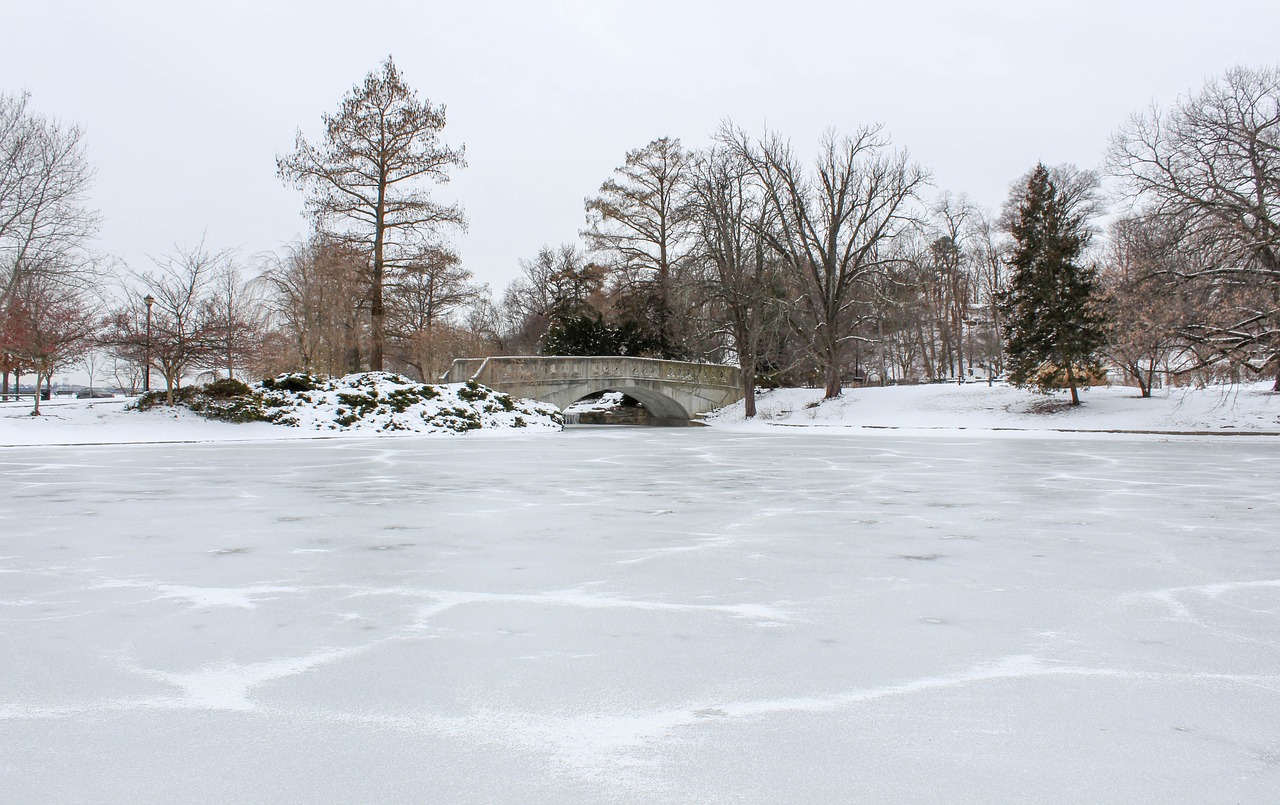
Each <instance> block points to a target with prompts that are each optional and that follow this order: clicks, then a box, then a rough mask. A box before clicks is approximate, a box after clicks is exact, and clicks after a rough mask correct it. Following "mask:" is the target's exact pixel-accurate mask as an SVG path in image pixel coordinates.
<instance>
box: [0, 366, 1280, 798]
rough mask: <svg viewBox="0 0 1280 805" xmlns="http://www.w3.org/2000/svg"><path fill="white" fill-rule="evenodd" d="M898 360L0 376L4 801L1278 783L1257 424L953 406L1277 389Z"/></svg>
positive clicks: (849, 793) (1274, 634)
mask: <svg viewBox="0 0 1280 805" xmlns="http://www.w3.org/2000/svg"><path fill="white" fill-rule="evenodd" d="M923 388H924V389H926V390H927V389H934V394H933V396H929V395H928V394H927V393H926V392H925V391H921V390H918V389H894V390H888V391H889V392H891V394H886V395H884V396H882V397H877V396H875V395H873V394H872V393H871V392H872V390H866V391H859V392H851V393H849V394H848V396H847V398H846V399H842V400H840V401H838V402H836V403H834V404H827V405H826V406H823V407H821V408H818V409H805V408H804V403H805V400H804V399H803V396H804V394H805V393H801V392H778V393H775V394H774V395H773V396H771V397H766V398H764V399H763V400H762V401H761V408H762V410H769V409H768V407H769V406H773V405H775V404H776V405H777V408H773V409H772V412H773V415H774V419H772V420H770V421H771V422H775V423H782V424H823V423H825V424H827V425H828V426H831V427H808V428H797V427H776V426H773V425H771V424H768V423H767V422H766V423H763V424H762V423H751V424H733V422H732V416H731V415H726V416H722V417H721V418H720V421H719V422H718V426H717V427H712V428H677V429H656V428H655V429H649V428H589V427H581V428H570V429H568V430H566V431H565V432H563V433H528V432H523V431H514V432H506V433H502V434H499V435H493V434H488V433H484V432H478V433H472V434H467V435H465V436H461V437H447V436H445V437H439V436H437V437H425V438H424V437H421V436H408V437H401V438H373V437H369V436H367V435H364V436H362V437H360V436H352V435H350V434H348V435H346V436H344V437H342V438H327V439H318V438H316V434H315V433H314V432H310V433H308V432H306V431H300V430H298V429H294V428H282V427H277V426H271V425H251V426H250V425H240V426H236V425H226V424H221V423H214V422H207V421H204V420H199V419H197V418H195V417H193V416H180V417H178V418H173V415H172V414H163V413H158V412H152V413H148V414H145V415H139V414H129V413H122V412H121V411H120V405H121V402H122V401H116V400H101V401H92V402H90V401H67V402H66V403H65V404H63V403H59V402H55V403H53V404H52V405H50V406H49V408H48V409H47V410H48V415H47V417H40V418H34V419H33V418H31V417H27V416H26V415H25V410H20V409H17V408H16V407H3V408H0V445H2V444H9V445H16V444H22V443H28V446H15V447H7V448H3V449H0V645H2V646H3V650H0V801H5V802H21V803H44V802H58V803H64V802H72V803H75V802H83V803H116V802H118V803H149V802H211V803H212V802H217V803H232V802H246V803H247V802H312V803H328V802H333V803H338V802H441V803H566V802H627V803H649V802H661V803H706V802H740V803H776V802H788V803H791V802H795V803H832V802H890V801H891V802H930V803H933V802H992V801H996V802H1090V803H1094V802H1115V803H1145V802H1150V803H1157V802H1197V803H1236V802H1249V803H1252V802H1271V801H1275V799H1276V797H1277V792H1280V730H1277V727H1276V725H1277V713H1280V617H1277V616H1280V546H1278V545H1277V542H1276V537H1275V530H1276V523H1278V522H1280V487H1277V484H1276V479H1277V477H1280V439H1277V437H1274V436H1262V435H1258V436H1244V437H1240V438H1223V437H1221V436H1169V435H1165V436H1159V435H1122V434H1077V433H1063V432H1046V431H1043V430H1040V431H1034V430H1033V431H1026V430H1023V431H990V430H985V429H984V428H991V427H1007V426H1010V424H1011V423H1012V425H1013V426H1015V427H1031V425H1030V424H1029V423H1042V422H1053V424H1052V425H1051V426H1048V427H1060V425H1059V424H1058V422H1063V421H1065V422H1069V423H1070V422H1074V423H1076V424H1079V423H1080V422H1082V421H1083V422H1086V423H1092V424H1093V426H1094V429H1100V426H1102V425H1105V426H1108V427H1113V426H1114V423H1117V422H1125V423H1132V424H1134V425H1140V427H1138V428H1137V429H1142V430H1149V429H1159V428H1155V427H1153V426H1154V425H1163V426H1165V428H1166V429H1173V430H1226V431H1227V432H1230V431H1231V430H1243V429H1245V428H1246V427H1249V428H1253V429H1255V430H1262V431H1265V430H1277V429H1278V428H1276V427H1275V424H1274V422H1275V420H1274V417H1275V414H1276V408H1275V404H1276V403H1275V400H1276V398H1275V397H1274V396H1272V395H1267V394H1263V393H1261V392H1258V391H1256V390H1245V391H1241V392H1240V393H1238V394H1235V395H1222V394H1219V395H1218V398H1219V399H1220V402H1218V403H1213V404H1210V403H1209V402H1207V400H1208V399H1209V398H1207V397H1204V398H1201V397H1195V396H1191V397H1183V398H1180V399H1178V400H1175V399H1173V398H1172V397H1170V398H1167V399H1165V400H1164V401H1160V400H1156V401H1142V400H1133V401H1132V404H1133V405H1139V404H1140V405H1144V406H1145V405H1150V406H1153V407H1151V408H1142V409H1140V410H1142V411H1144V412H1147V413H1145V414H1144V415H1143V416H1144V417H1146V418H1138V417H1137V416H1136V415H1133V414H1126V413H1125V410H1126V408H1127V407H1128V406H1130V404H1131V403H1130V402H1129V401H1128V400H1129V398H1127V397H1124V396H1120V395H1116V396H1114V397H1112V396H1108V395H1107V394H1099V391H1104V390H1099V389H1094V390H1091V391H1090V392H1089V393H1088V396H1087V397H1086V400H1087V401H1088V403H1089V404H1088V405H1087V406H1085V408H1084V409H1083V410H1084V411H1085V412H1093V413H1092V415H1090V416H1088V417H1085V418H1083V419H1081V418H1080V417H1079V415H1078V414H1077V413H1076V412H1067V413H1065V414H1063V413H1053V414H1049V415H1047V416H1042V415H1035V416H1032V415H1031V414H1029V413H1022V412H1021V411H1022V410H1024V409H1020V408H1019V406H1026V405H1032V404H1034V403H1036V402H1043V398H1036V397H1034V396H1032V395H1025V394H1022V393H1018V394H1020V395H1022V396H1017V397H1015V396H1013V394H1014V393H1013V392H1011V391H1009V390H1000V389H996V390H995V392H994V393H995V394H996V395H1000V396H996V397H991V396H988V397H985V398H983V399H985V400H986V401H985V402H980V401H979V396H978V395H974V394H973V391H972V390H971V389H970V387H965V388H963V389H956V387H947V388H948V389H949V390H950V392H951V393H950V394H946V395H944V394H943V393H942V391H941V390H940V389H938V388H937V387H923ZM975 388H977V389H985V386H982V387H975ZM900 392H901V393H900ZM1127 393H1129V394H1131V392H1127ZM807 394H808V395H809V396H811V397H812V396H816V393H812V392H809V393H807ZM892 394H897V396H896V400H897V402H894V401H893V399H891V396H892ZM1108 394H1110V393H1109V392H1108ZM913 395H918V396H913ZM913 400H914V402H912V401H913ZM1000 400H1005V401H1006V402H1005V403H999V401H1000ZM997 403H998V404H997ZM912 406H915V408H914V409H913V408H912ZM926 406H933V407H932V408H931V409H929V408H926ZM966 406H967V407H968V410H969V411H970V413H968V414H964V411H965V410H966ZM788 408H789V409H790V411H791V413H790V414H788V415H787V416H785V417H783V416H779V414H781V412H782V411H783V410H784V409H788ZM929 410H932V411H933V412H934V414H933V415H932V418H931V417H930V415H928V414H927V412H928V411H929ZM1130 410H1133V409H1130ZM1153 410H1154V411H1158V412H1163V413H1161V414H1160V415H1159V417H1157V418H1155V419H1152V418H1151V414H1150V413H1149V412H1150V411H1153ZM814 411H817V412H818V413H817V414H815V415H814V416H813V417H812V418H811V417H810V416H809V415H810V414H812V413H813V412H814ZM872 412H875V413H876V416H870V413H872ZM939 412H941V413H942V414H945V417H942V418H939V415H938V414H939ZM1108 412H1110V413H1108ZM1104 414H1105V416H1104ZM1178 416H1181V417H1183V418H1182V419H1178V418H1176V417H1178ZM1059 417H1068V418H1069V417H1077V419H1076V420H1071V419H1065V420H1062V419H1058V418H1059ZM1108 417H1109V418H1108ZM1266 417H1271V419H1270V420H1268V419H1266ZM977 423H985V424H977ZM1258 423H1262V424H1258ZM855 424H856V425H862V424H868V425H876V424H881V425H887V426H896V427H900V428H904V429H903V430H892V429H884V428H862V427H852V425H855ZM947 425H949V427H950V428H951V429H950V430H938V429H935V428H939V427H943V426H947ZM835 426H839V427H835ZM961 426H963V427H965V428H968V429H967V430H964V431H960V430H956V429H955V428H957V427H961ZM1038 427H1041V428H1043V427H1046V426H1045V425H1040V426H1038ZM1066 427H1072V425H1067V426H1066ZM308 436H309V437H310V439H305V438H302V440H300V437H308ZM40 440H44V441H48V442H63V444H61V445H31V444H29V443H31V442H38V441H40ZM130 441H133V442H146V441H150V442H157V441H160V442H164V441H168V442H170V443H150V444H137V443H135V444H128V443H127V442H130ZM189 441H205V442H208V443H200V444H189V443H183V442H189ZM75 442H83V443H86V444H74V443H75ZM90 442H106V444H87V443H90ZM111 442H114V443H115V444H111Z"/></svg>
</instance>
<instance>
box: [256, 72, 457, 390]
mask: <svg viewBox="0 0 1280 805" xmlns="http://www.w3.org/2000/svg"><path fill="white" fill-rule="evenodd" d="M324 125H325V134H324V139H323V141H322V142H321V143H320V144H318V145H313V144H311V143H310V142H308V141H307V139H306V138H305V137H304V136H303V135H302V133H301V132H299V133H298V138H297V145H296V149H295V150H294V152H293V153H292V154H289V155H288V156H281V157H278V158H277V159H276V165H277V168H278V170H279V173H280V177H281V178H282V179H284V180H285V181H287V182H290V183H292V184H294V185H295V186H297V187H299V188H301V189H303V190H304V191H306V193H307V209H308V210H309V211H310V212H311V213H312V214H313V215H314V216H315V218H316V221H317V223H318V225H319V226H320V227H321V228H322V229H325V230H326V231H331V232H332V233H333V234H335V235H337V236H340V237H341V238H342V239H343V240H344V241H345V242H346V243H347V244H348V246H350V247H352V248H353V249H354V250H355V251H359V252H362V253H366V254H368V255H369V258H370V265H369V315H370V323H371V330H370V332H371V343H370V354H369V364H370V367H371V368H372V369H374V370H381V369H382V368H383V355H384V351H385V339H386V326H385V323H386V315H387V313H386V304H385V299H384V294H385V288H386V283H387V278H388V274H389V272H390V271H391V270H393V269H395V268H398V267H406V266H408V265H411V264H412V261H413V260H414V258H415V257H416V256H417V255H419V254H421V253H422V251H423V249H424V248H425V247H428V246H435V245H439V244H438V243H437V241H438V239H439V238H440V234H441V232H442V230H443V229H445V228H446V227H463V226H465V223H466V218H465V216H464V215H463V213H462V210H461V208H460V207H458V206H457V205H445V204H440V203H439V202H436V201H434V200H432V198H431V196H430V194H429V193H428V192H427V190H426V188H425V183H426V182H435V183H443V182H447V181H448V179H449V170H450V169H451V168H461V167H465V166H466V160H465V158H464V149H463V148H450V147H449V146H446V145H444V144H443V143H442V142H441V141H440V132H441V131H442V130H443V129H444V126H445V109H444V107H443V106H432V105H431V103H430V101H421V102H420V101H419V100H418V97H417V93H416V92H414V91H413V90H412V89H411V88H410V87H409V86H408V85H407V84H405V83H404V81H403V80H402V79H401V77H400V72H399V71H398V70H397V69H396V66H395V64H394V62H393V61H392V60H391V57H387V60H386V61H385V62H384V63H383V65H382V69H381V70H380V71H379V72H374V73H370V74H369V75H368V76H367V77H366V78H365V80H364V83H363V84H362V85H360V86H357V87H355V88H353V89H352V91H351V92H350V93H349V94H348V95H347V96H346V98H344V99H343V102H342V108H341V109H339V111H338V112H337V114H334V115H325V116H324Z"/></svg>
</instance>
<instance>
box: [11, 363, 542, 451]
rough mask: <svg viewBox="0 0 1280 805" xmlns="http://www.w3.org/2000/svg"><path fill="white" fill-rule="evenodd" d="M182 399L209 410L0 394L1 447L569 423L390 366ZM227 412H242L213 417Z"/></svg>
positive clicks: (286, 378) (521, 428)
mask: <svg viewBox="0 0 1280 805" xmlns="http://www.w3.org/2000/svg"><path fill="white" fill-rule="evenodd" d="M224 382H225V381H224ZM159 396H162V395H159ZM183 399H185V400H186V401H187V402H188V404H189V405H190V406H194V407H195V408H198V409H201V410H202V412H203V414H204V415H203V416H202V415H201V414H199V413H195V412H193V411H192V410H189V408H188V407H185V406H174V407H169V406H167V405H156V406H153V407H151V408H149V409H147V410H141V411H140V410H136V409H137V404H138V400H137V399H128V398H123V397H120V398H112V399H105V400H51V401H48V402H44V403H42V404H41V406H40V408H41V416H38V417H33V416H30V409H31V406H30V403H25V402H24V403H12V402H6V403H0V446H16V445H38V444H121V443H135V442H138V443H140V442H186V441H192V442H210V441H244V440H251V441H256V440H273V439H308V438H310V439H314V438H317V437H338V436H377V435H387V434H399V435H409V434H456V433H466V432H485V431H487V432H507V433H511V432H528V431H542V432H548V431H556V432H558V431H559V430H560V429H561V427H562V423H563V419H562V416H561V414H560V411H559V410H558V409H557V408H556V407H555V406H553V405H548V404H546V403H540V402H537V401H534V400H516V399H514V398H512V397H511V396H510V395H507V394H503V393H501V392H496V391H494V390H492V389H489V388H486V387H484V386H480V385H477V384H468V383H446V384H434V385H428V384H422V383H414V382H412V381H410V380H408V379H406V378H403V377H400V376H399V375H394V374H390V373H386V372H367V373H361V374H353V375H347V376H346V377H342V378H329V379H317V378H309V377H307V376H306V375H282V376H281V377H279V378H274V379H272V380H268V381H265V382H264V383H262V384H256V385H254V386H252V387H249V392H248V393H247V394H239V395H235V396H232V397H211V396H209V395H204V394H200V393H198V392H195V391H194V390H193V391H192V392H187V393H184V395H183ZM220 416H221V417H224V418H232V419H241V420H242V421H238V422H234V423H233V422H224V421H216V419H215V418H216V417H220ZM210 417H215V418H210ZM245 419H249V420H259V421H243V420H245ZM260 420H269V421H260Z"/></svg>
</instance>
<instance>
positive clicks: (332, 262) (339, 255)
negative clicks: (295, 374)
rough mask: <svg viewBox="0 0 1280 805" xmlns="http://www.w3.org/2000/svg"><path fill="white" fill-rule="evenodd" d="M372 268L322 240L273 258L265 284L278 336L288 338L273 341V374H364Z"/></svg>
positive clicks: (353, 253) (362, 258) (263, 279)
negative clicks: (365, 321) (368, 277)
mask: <svg viewBox="0 0 1280 805" xmlns="http://www.w3.org/2000/svg"><path fill="white" fill-rule="evenodd" d="M367 266H368V261H367V259H366V258H365V256H364V255H363V254H362V253H360V252H358V251H353V250H352V249H350V248H348V247H347V246H345V245H343V244H341V243H335V242H332V241H330V240H327V239H325V238H323V237H320V236H314V237H312V238H311V239H310V240H308V241H305V242H301V243H296V244H294V245H292V246H290V247H289V248H288V249H287V250H286V253H285V254H284V255H282V256H272V257H271V258H270V259H269V260H268V264H267V267H266V269H265V271H264V272H263V274H262V277H261V282H262V283H263V284H264V285H265V286H266V287H267V288H268V292H267V297H268V308H269V310H270V313H271V318H272V327H274V328H275V329H274V332H275V333H276V334H277V335H282V336H283V338H277V339H274V340H275V342H276V344H277V349H276V350H275V351H276V354H275V355H274V357H273V358H272V360H271V361H270V362H269V363H270V364H271V367H272V370H273V371H290V370H298V369H301V370H303V371H308V372H321V373H324V374H344V373H346V372H355V371H359V369H360V354H361V343H362V341H363V340H365V339H364V336H365V333H364V328H363V327H362V324H361V320H362V311H363V310H364V309H365V308H367V304H366V303H365V302H364V301H363V300H364V299H365V298H367V291H368V283H367V282H366V279H365V274H366V269H367ZM268 340H269V341H270V340H272V339H268Z"/></svg>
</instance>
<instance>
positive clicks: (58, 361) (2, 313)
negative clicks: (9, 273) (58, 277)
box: [0, 276, 99, 416]
mask: <svg viewBox="0 0 1280 805" xmlns="http://www.w3.org/2000/svg"><path fill="white" fill-rule="evenodd" d="M98 323H99V313H98V310H97V308H96V305H95V304H94V303H93V301H92V300H91V299H90V298H89V297H88V295H87V294H86V293H85V292H83V291H81V290H79V289H77V288H75V287H72V286H67V285H63V284H61V283H59V282H57V281H55V280H54V279H52V278H50V277H47V276H27V277H25V278H23V279H22V280H21V281H20V282H19V284H18V285H17V287H16V288H15V289H14V292H13V293H12V295H11V296H10V298H9V300H8V302H6V303H5V305H4V307H3V308H0V352H5V353H7V354H9V355H12V356H15V357H16V358H17V360H18V362H20V363H21V364H25V365H26V366H27V367H28V368H29V369H30V370H31V371H32V372H34V373H35V376H36V395H35V405H34V408H33V409H32V411H31V415H32V416H39V415H40V385H41V384H42V383H43V382H45V381H47V380H49V379H50V378H52V377H53V373H54V372H56V371H57V370H58V369H61V368H63V367H64V366H68V365H70V364H72V363H75V362H76V361H77V360H79V359H80V358H81V357H82V356H83V355H84V354H85V353H86V352H87V351H89V350H90V349H91V348H92V346H93V342H94V335H95V332H96V330H97V327H98Z"/></svg>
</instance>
